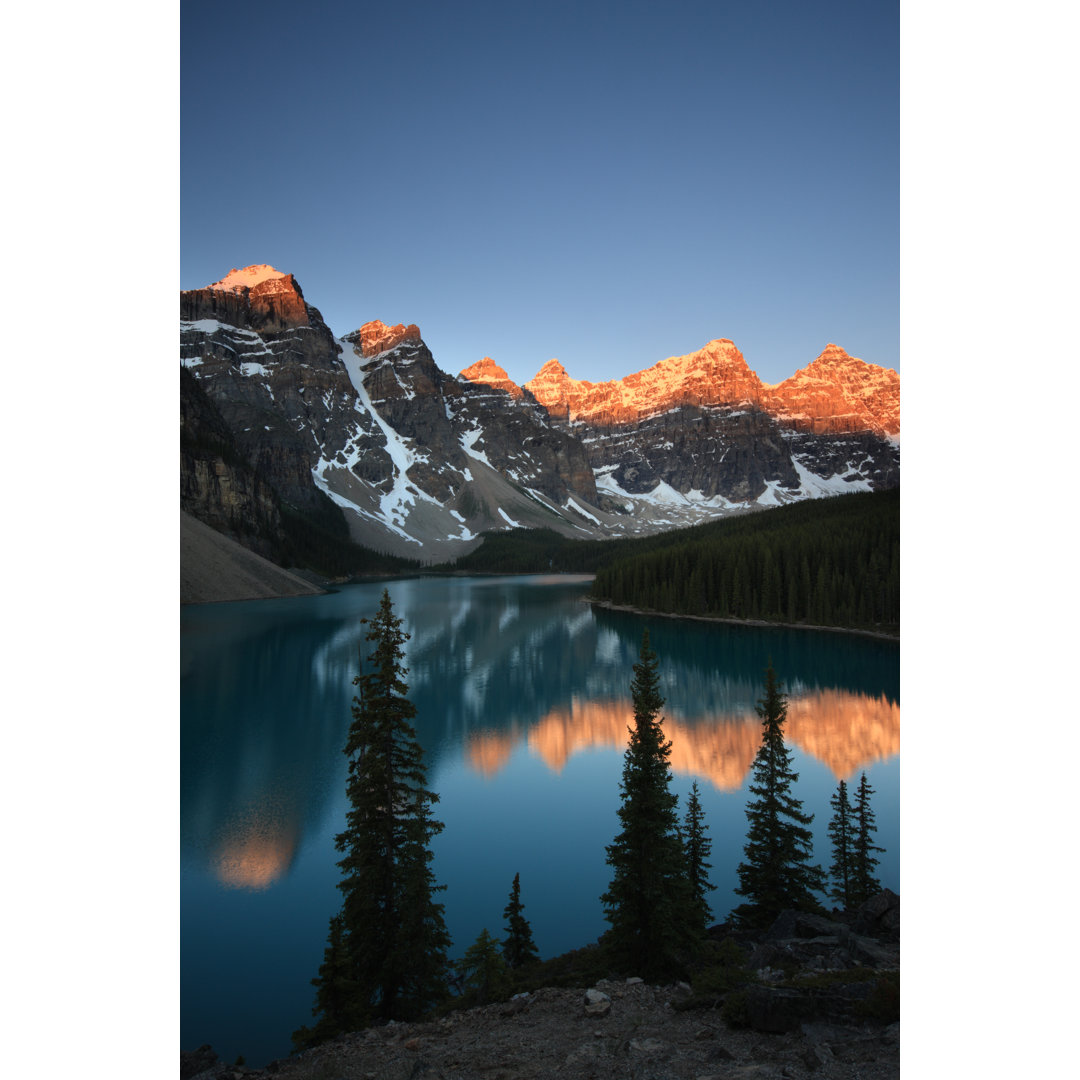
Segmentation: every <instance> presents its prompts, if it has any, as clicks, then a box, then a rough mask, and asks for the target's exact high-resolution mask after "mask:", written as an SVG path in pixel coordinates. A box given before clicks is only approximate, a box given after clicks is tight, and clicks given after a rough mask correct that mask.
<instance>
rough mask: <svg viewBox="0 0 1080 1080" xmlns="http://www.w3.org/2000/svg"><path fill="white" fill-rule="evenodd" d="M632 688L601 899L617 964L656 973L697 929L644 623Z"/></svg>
mask: <svg viewBox="0 0 1080 1080" xmlns="http://www.w3.org/2000/svg"><path fill="white" fill-rule="evenodd" d="M631 694H632V697H633V701H634V726H633V727H632V728H630V744H629V746H628V747H627V748H626V753H625V755H624V757H623V772H622V782H621V783H620V785H619V790H620V792H621V793H622V802H621V804H620V806H619V811H618V815H619V822H620V824H621V826H622V828H621V830H620V832H619V834H618V835H617V836H616V837H615V839H614V841H613V842H612V843H611V844H610V845H608V847H607V849H606V850H607V862H608V865H609V866H611V868H612V870H613V876H612V880H611V885H610V886H609V887H608V890H607V892H606V893H604V895H603V896H602V897H601V900H602V901H603V904H604V917H605V918H606V919H607V920H608V922H610V923H611V930H610V931H609V932H608V935H607V941H608V942H609V943H610V946H611V948H612V951H613V955H614V957H615V962H616V964H617V965H620V966H622V967H623V968H625V969H626V970H629V969H633V970H634V971H636V972H638V973H639V974H641V975H642V976H643V977H645V978H657V977H661V976H664V975H667V974H671V973H673V972H675V971H677V970H679V962H678V959H677V956H678V953H679V951H680V950H681V949H683V948H684V947H685V946H686V945H687V944H689V943H690V942H691V941H693V940H694V938H695V937H696V929H695V913H694V903H693V898H692V895H691V892H690V886H689V882H688V880H687V876H686V860H685V858H684V856H683V849H682V841H681V839H680V837H679V820H678V814H677V806H678V801H679V800H678V796H677V795H675V794H673V793H672V792H671V790H670V785H671V766H670V764H669V761H668V759H669V757H670V755H671V743H670V742H668V741H667V740H666V739H665V738H664V732H663V728H662V726H661V725H662V718H661V717H660V710H661V708H662V707H663V704H664V699H663V698H662V697H661V696H660V689H659V675H658V665H657V659H656V653H654V652H653V651H652V650H651V649H650V647H649V632H648V630H646V631H645V633H644V635H643V636H642V641H641V653H640V657H639V660H638V662H637V663H636V664H635V665H634V678H633V680H632V682H631Z"/></svg>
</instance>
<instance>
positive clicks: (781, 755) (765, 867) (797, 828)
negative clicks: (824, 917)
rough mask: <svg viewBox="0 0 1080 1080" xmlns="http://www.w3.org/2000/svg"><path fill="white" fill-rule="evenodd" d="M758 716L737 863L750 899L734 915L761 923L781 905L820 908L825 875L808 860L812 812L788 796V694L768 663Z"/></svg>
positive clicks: (743, 892)
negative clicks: (758, 729) (744, 826)
mask: <svg viewBox="0 0 1080 1080" xmlns="http://www.w3.org/2000/svg"><path fill="white" fill-rule="evenodd" d="M757 714H758V716H760V717H761V721H762V729H763V730H762V740H761V747H760V748H759V749H758V752H757V756H756V757H755V758H754V766H753V769H754V779H753V781H752V783H751V784H750V794H751V795H753V796H754V798H753V800H751V802H749V803H748V804H747V807H746V817H747V820H748V821H749V828H748V830H747V836H746V844H745V845H744V847H743V852H744V854H745V856H746V860H745V861H744V862H741V863H740V864H739V867H738V875H739V885H738V887H737V888H736V889H735V891H736V892H737V893H738V894H739V895H740V896H745V897H746V898H747V901H748V902H747V903H745V904H740V905H739V907H738V908H737V909H736V910H735V915H736V917H737V918H738V919H739V920H740V921H741V922H743V923H745V924H747V925H749V926H756V927H763V926H768V925H769V924H770V923H771V922H772V921H773V920H774V919H775V918H776V916H777V915H779V914H780V912H781V911H783V910H784V909H785V908H794V909H796V910H804V911H819V910H820V904H818V902H817V901H816V900H815V899H814V895H813V894H814V892H815V891H823V890H824V887H825V875H824V873H823V872H822V870H821V868H820V867H819V866H815V865H812V864H811V862H810V856H811V851H812V848H813V836H812V834H811V832H810V829H809V825H810V823H811V822H812V821H813V820H814V816H813V814H806V813H804V812H803V809H802V802H801V801H800V800H799V799H796V798H795V797H794V796H793V795H792V794H791V787H792V785H793V784H794V783H795V781H796V780H798V779H799V774H798V773H797V772H793V771H792V769H791V753H790V751H789V750H788V748H787V746H785V745H784V721H785V720H786V719H787V695H786V694H784V693H783V692H782V691H781V689H780V684H779V683H778V681H777V678H776V672H775V671H773V666H772V661H770V662H769V667H768V670H767V671H766V673H765V696H764V697H763V698H761V700H760V701H759V702H758V704H757Z"/></svg>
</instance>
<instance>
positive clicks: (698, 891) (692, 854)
mask: <svg viewBox="0 0 1080 1080" xmlns="http://www.w3.org/2000/svg"><path fill="white" fill-rule="evenodd" d="M684 830H685V833H684V840H683V851H684V853H685V857H686V876H687V879H688V880H689V882H690V891H691V893H692V894H693V898H694V907H695V915H696V918H695V925H696V926H697V927H699V928H700V929H701V930H703V931H704V930H706V929H708V926H709V919H710V917H711V914H712V913H711V912H710V910H709V899H708V893H709V892H710V891H711V890H713V889H715V888H716V886H715V885H711V884H710V883H709V873H708V872H709V870H710V869H711V868H712V864H711V863H710V862H708V861H707V860H708V858H709V855H710V853H711V852H712V840H710V839H709V837H708V835H707V826H706V825H705V812H704V811H703V810H702V809H701V799H700V798H699V797H698V786H697V781H696V780H695V781H694V783H693V785H692V786H691V788H690V798H689V799H687V801H686V819H685V823H684Z"/></svg>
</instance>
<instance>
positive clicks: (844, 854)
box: [829, 780, 854, 911]
mask: <svg viewBox="0 0 1080 1080" xmlns="http://www.w3.org/2000/svg"><path fill="white" fill-rule="evenodd" d="M829 805H830V806H831V807H832V809H833V816H832V820H831V821H830V822H829V838H830V839H831V840H832V849H833V861H832V866H830V867H829V876H830V877H831V878H832V880H833V885H832V887H831V888H830V889H829V895H830V896H831V897H832V898H833V899H834V900H838V901H839V902H840V903H841V904H842V905H843V907H844V910H845V911H846V910H847V909H848V908H849V907H851V898H852V884H853V875H852V868H853V859H854V850H853V841H854V837H853V836H852V834H851V815H852V813H853V809H852V806H851V803H850V801H849V800H848V792H847V784H846V783H845V782H844V781H843V780H841V781H840V786H839V787H838V788H837V789H836V792H835V794H834V795H833V797H832V798H831V799H830V800H829Z"/></svg>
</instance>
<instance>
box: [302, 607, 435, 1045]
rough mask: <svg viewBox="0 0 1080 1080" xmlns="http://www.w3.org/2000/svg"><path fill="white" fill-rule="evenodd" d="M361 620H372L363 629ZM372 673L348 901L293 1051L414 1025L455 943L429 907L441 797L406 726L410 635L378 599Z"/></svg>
mask: <svg viewBox="0 0 1080 1080" xmlns="http://www.w3.org/2000/svg"><path fill="white" fill-rule="evenodd" d="M364 622H365V623H367V622H368V620H366V619H365V620H364ZM369 625H370V629H369V632H368V634H367V640H368V641H370V642H373V643H374V651H373V652H372V653H371V655H370V656H369V657H368V664H369V665H370V668H371V670H369V671H367V672H362V673H361V674H359V675H357V676H356V677H355V678H354V679H353V683H354V685H356V686H358V687H359V692H358V693H357V695H356V697H354V699H353V707H352V714H353V722H352V726H351V727H350V728H349V734H348V739H347V741H346V745H345V754H346V756H347V757H348V759H349V775H348V780H347V785H346V791H347V794H348V799H349V810H348V813H347V815H346V826H345V830H344V831H343V832H341V833H339V834H338V836H337V838H336V841H335V843H336V846H337V849H338V851H340V852H341V853H342V856H343V857H342V858H341V859H340V860H339V862H338V866H339V867H340V868H341V871H342V880H341V881H340V882H339V883H338V888H340V889H341V891H342V893H343V896H344V900H343V905H342V909H341V912H340V913H339V914H338V915H335V916H334V917H333V918H332V919H331V921H330V937H329V942H328V945H327V950H326V959H325V961H324V964H323V966H322V967H321V968H320V969H319V977H318V978H316V979H314V980H313V982H314V984H315V986H316V987H317V994H316V1004H315V1008H314V1010H313V1013H314V1015H315V1016H316V1017H320V1019H319V1021H318V1023H317V1024H316V1025H315V1028H314V1029H308V1028H302V1029H301V1030H300V1031H298V1032H297V1033H296V1034H295V1035H294V1036H293V1039H294V1042H296V1044H297V1045H298V1046H304V1045H312V1043H313V1042H317V1041H322V1040H323V1039H325V1038H329V1037H330V1036H332V1035H335V1034H338V1033H340V1032H344V1031H352V1030H356V1029H357V1028H361V1027H364V1026H366V1025H367V1024H369V1023H372V1022H375V1021H386V1020H414V1019H416V1018H417V1017H419V1016H421V1015H422V1014H423V1013H424V1012H426V1011H427V1009H428V1008H430V1006H431V1005H432V1004H434V1003H435V1002H436V1001H437V1000H438V999H440V998H441V997H442V996H443V995H444V994H445V973H446V950H447V948H448V947H449V944H450V938H449V935H448V933H447V931H446V925H445V923H444V921H443V905H442V904H439V903H436V902H435V899H434V895H435V893H436V892H437V891H438V890H439V889H440V888H441V886H437V885H436V884H435V878H434V874H433V873H432V870H431V861H432V858H433V855H432V852H431V847H430V844H431V840H432V838H433V837H434V836H435V835H436V834H438V833H439V832H441V831H442V828H443V826H442V823H441V822H439V821H436V820H435V819H434V818H433V817H432V815H431V807H432V806H433V804H435V803H436V802H438V799H439V797H438V795H436V794H435V793H434V792H432V791H429V790H428V789H427V774H426V770H425V768H424V763H423V751H422V750H421V748H420V744H419V743H418V742H417V738H416V732H415V730H414V729H413V727H412V725H411V723H410V721H411V720H412V718H413V717H414V716H415V715H416V708H415V706H414V705H413V704H412V703H411V702H410V701H409V700H408V697H407V696H406V695H407V694H408V689H409V688H408V686H407V685H406V683H405V681H404V676H405V675H406V674H407V670H406V669H405V667H404V666H403V664H402V660H403V658H404V650H403V645H404V643H405V642H406V641H407V640H408V638H409V635H408V634H407V633H405V632H404V630H403V629H402V624H401V620H400V619H399V618H398V617H397V616H396V615H395V614H394V612H393V605H392V604H391V602H390V595H389V593H388V592H386V591H384V592H383V596H382V601H381V603H380V605H379V610H378V613H377V614H376V615H375V617H374V618H373V619H372V620H370V624H369Z"/></svg>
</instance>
